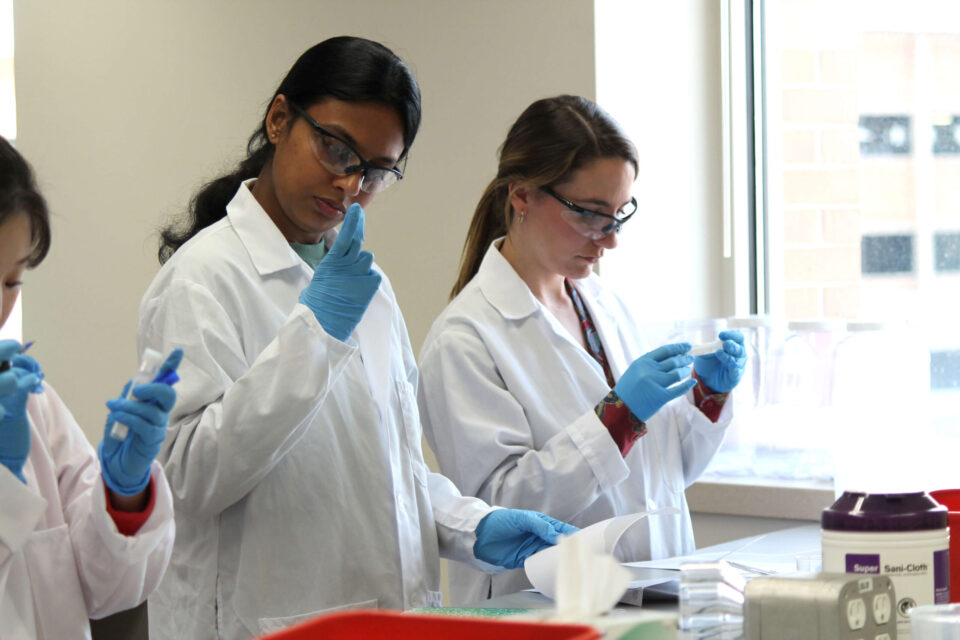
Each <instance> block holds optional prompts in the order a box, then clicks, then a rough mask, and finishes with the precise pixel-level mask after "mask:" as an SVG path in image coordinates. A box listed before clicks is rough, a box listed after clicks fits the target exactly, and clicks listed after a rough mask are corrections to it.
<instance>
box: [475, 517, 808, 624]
mask: <svg viewBox="0 0 960 640" xmlns="http://www.w3.org/2000/svg"><path fill="white" fill-rule="evenodd" d="M813 552H816V553H819V552H820V527H819V526H818V525H815V524H810V525H805V526H802V527H793V528H791V529H783V530H781V531H773V532H770V533H764V534H760V535H756V536H750V537H748V538H741V539H738V540H731V541H729V542H724V543H722V544H717V545H713V546H710V547H704V548H703V549H698V550H697V551H696V555H698V556H703V558H702V560H701V561H703V562H710V561H717V560H720V559H727V560H733V561H735V560H736V557H737V554H738V553H749V554H751V555H756V554H765V555H766V554H768V555H771V556H785V555H790V554H796V555H801V556H807V555H810V554H811V553H813ZM710 554H716V556H715V557H713V558H711V557H709V556H710ZM634 571H635V573H636V574H637V577H638V578H639V577H644V572H643V570H638V569H636V568H634ZM656 571H661V570H660V569H657V570H656ZM676 573H677V574H678V575H679V571H677V572H676ZM671 591H673V593H674V594H675V593H676V591H675V584H674V585H669V584H668V585H665V588H664V589H657V588H651V589H647V590H646V591H645V597H644V600H643V606H642V608H643V609H654V610H659V611H676V610H677V602H676V598H675V597H674V598H672V599H671V598H670V595H669V594H670V592H671ZM647 596H650V597H647ZM552 607H553V601H552V600H550V599H549V598H547V597H545V596H543V595H541V594H540V593H539V592H536V591H520V592H518V593H510V594H507V595H503V596H499V597H496V598H492V599H490V600H483V601H481V602H476V603H472V604H470V605H467V608H471V609H550V608H552ZM617 608H618V609H623V610H636V609H638V607H634V606H632V605H628V604H620V605H618V606H617Z"/></svg>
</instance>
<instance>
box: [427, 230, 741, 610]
mask: <svg viewBox="0 0 960 640" xmlns="http://www.w3.org/2000/svg"><path fill="white" fill-rule="evenodd" d="M498 245H499V240H498V241H497V242H495V243H494V245H492V246H491V247H490V249H489V250H488V251H487V254H486V255H485V256H484V259H483V261H482V263H481V266H480V269H479V271H478V273H477V275H476V276H475V277H474V278H473V279H472V280H471V281H470V282H469V283H468V284H467V286H466V287H465V288H464V289H463V291H461V292H460V294H459V295H458V296H457V297H456V298H455V299H454V300H453V301H452V302H451V303H450V304H449V305H448V306H447V308H446V310H445V311H444V312H443V313H442V314H441V316H440V317H439V318H438V319H437V320H436V322H434V324H433V327H432V328H431V330H430V332H429V334H428V335H427V338H426V340H425V342H424V345H423V349H422V350H421V353H420V374H421V385H420V391H419V402H420V416H421V420H422V422H423V428H424V430H425V433H426V436H427V440H428V441H429V443H430V445H431V446H432V447H433V450H434V451H435V452H436V454H437V459H438V461H439V463H440V469H441V471H442V472H443V473H444V474H446V475H447V476H448V477H449V478H450V479H451V480H453V481H454V483H455V484H456V485H457V486H458V487H459V488H460V490H461V491H462V492H463V494H464V495H475V496H479V497H481V498H483V499H484V500H486V501H487V502H489V503H490V504H496V505H502V506H505V507H513V508H520V509H534V510H538V511H542V512H544V513H546V514H548V515H550V516H552V517H554V518H558V519H560V520H565V521H567V522H570V523H571V524H574V525H577V526H580V527H583V526H586V525H589V524H592V523H594V522H598V521H600V520H603V519H605V518H610V517H613V516H616V515H623V514H628V513H633V512H637V511H646V510H653V509H659V508H664V507H675V508H677V509H679V510H680V514H679V515H673V516H666V515H661V516H656V517H654V518H651V519H649V527H640V528H639V530H638V531H637V533H636V534H635V535H634V536H633V537H631V538H630V539H628V540H624V541H623V542H621V546H620V548H619V552H620V554H621V557H622V558H623V559H625V560H641V559H646V558H650V557H654V558H659V557H666V556H669V555H676V554H679V553H686V552H689V551H692V550H693V549H694V542H693V529H692V527H691V524H690V514H689V510H688V508H687V501H686V498H685V496H684V489H685V488H686V486H687V485H689V484H691V483H692V482H693V481H694V480H695V479H696V478H697V477H698V476H699V475H700V474H701V473H702V472H703V469H704V468H705V467H706V465H707V463H708V462H709V461H710V459H711V457H712V456H713V455H714V453H715V452H716V450H717V448H718V447H719V446H720V444H721V441H722V439H723V434H724V432H725V430H726V427H727V425H728V424H729V422H730V419H731V417H732V414H731V408H730V404H731V403H727V404H726V406H725V407H724V409H723V412H722V413H721V417H720V420H719V421H718V422H717V423H716V424H715V423H712V422H710V420H708V419H707V418H706V417H705V416H704V415H703V414H702V413H701V412H700V411H699V410H698V409H697V408H696V407H695V406H694V405H693V404H692V401H691V399H690V398H678V399H677V400H675V401H673V402H672V403H670V404H669V405H667V406H666V407H665V408H664V409H661V411H660V412H658V413H657V414H656V415H655V416H654V417H652V418H651V419H650V421H649V422H648V424H647V429H648V432H647V434H646V435H645V436H643V437H642V438H640V439H639V440H638V441H637V443H636V444H635V445H634V447H633V449H632V450H631V451H630V453H629V454H628V455H627V457H626V458H624V457H623V456H621V454H620V451H619V449H618V448H617V446H616V445H615V444H614V441H613V439H612V438H611V437H610V435H609V433H608V432H607V430H606V428H605V427H604V426H603V424H602V423H601V422H600V420H599V419H598V418H597V416H596V414H595V413H594V407H595V406H596V405H597V403H598V402H600V400H601V399H603V397H604V396H606V395H607V393H608V392H609V391H610V387H609V386H608V385H607V382H606V377H605V376H604V373H603V369H602V368H601V366H600V365H599V364H598V363H597V361H596V360H595V359H594V358H593V357H592V356H590V354H589V353H587V352H586V351H585V350H584V349H583V348H582V347H581V346H580V345H579V344H578V343H577V342H575V341H574V340H573V337H572V336H570V334H569V332H568V331H567V330H566V329H565V328H564V327H563V326H562V325H561V324H560V323H559V321H558V320H557V319H556V317H555V316H554V315H553V314H552V313H551V312H550V311H549V310H547V309H546V308H545V307H544V306H543V305H542V304H541V303H540V302H539V301H538V300H537V299H536V298H535V297H534V296H533V294H532V293H531V292H530V289H529V288H528V287H527V285H526V284H525V283H524V282H523V280H521V279H520V277H519V276H518V275H517V273H516V271H514V269H513V267H512V266H510V264H509V263H508V262H507V261H506V259H505V258H504V257H503V256H502V255H501V254H500V252H499V251H498V250H497V248H496V247H497V246H498ZM574 286H575V287H576V288H577V290H578V291H579V292H580V294H581V297H582V298H583V301H584V303H585V304H586V306H587V308H588V310H589V312H590V316H591V317H592V318H593V321H594V324H595V325H596V328H597V331H598V333H599V334H600V339H601V341H602V342H603V347H604V351H605V353H606V356H607V360H608V361H609V363H610V368H611V370H612V371H613V375H614V378H619V377H620V375H621V374H622V373H623V371H624V370H625V369H626V368H627V366H629V364H630V363H631V362H633V360H634V359H636V358H637V357H639V356H641V355H643V354H644V353H646V351H647V349H646V347H645V345H644V344H643V343H642V340H641V337H640V335H639V333H640V332H639V330H638V324H637V322H636V320H635V318H634V317H633V316H632V315H631V314H630V312H629V311H628V310H627V308H626V306H625V305H624V304H623V303H622V301H621V300H620V299H619V298H618V297H617V296H616V295H615V294H614V293H613V291H611V290H609V289H607V288H605V287H604V286H603V284H602V282H601V281H600V279H599V278H597V277H596V276H595V275H593V274H591V275H590V276H589V277H587V278H584V279H583V280H579V281H576V282H574ZM690 396H691V397H692V392H691V393H690ZM450 576H451V590H452V600H453V604H455V605H456V604H461V603H465V602H471V601H475V600H479V599H483V598H486V597H487V594H488V593H489V594H491V595H492V596H497V595H500V594H503V593H510V592H513V591H517V590H520V589H524V588H528V585H529V583H528V582H527V581H526V578H525V576H524V575H523V573H522V572H521V571H510V572H506V573H501V574H498V575H493V576H490V575H486V574H483V573H481V572H479V571H474V570H471V569H469V568H467V567H459V566H452V567H451V569H450Z"/></svg>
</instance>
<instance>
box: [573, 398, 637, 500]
mask: <svg viewBox="0 0 960 640" xmlns="http://www.w3.org/2000/svg"><path fill="white" fill-rule="evenodd" d="M566 431H567V434H568V435H569V436H570V439H571V440H573V443H574V445H576V447H577V450H578V451H580V453H581V455H583V457H584V459H585V460H586V461H587V464H589V465H590V469H591V470H592V471H593V475H594V476H596V478H597V484H598V485H599V486H600V491H601V492H602V491H607V490H608V489H610V488H611V487H615V486H616V485H618V484H620V483H621V482H623V481H624V480H626V479H627V477H628V476H629V475H630V467H628V466H627V463H626V462H625V461H624V459H623V455H622V454H621V453H620V449H619V448H617V444H616V443H615V442H614V441H613V438H611V437H610V432H609V431H607V428H606V427H605V426H604V425H603V423H602V422H600V418H598V417H597V413H596V412H595V411H594V410H593V409H591V410H590V411H587V412H586V413H585V414H583V415H582V416H580V417H579V418H577V419H576V421H574V423H573V424H571V425H569V426H568V427H567V428H566Z"/></svg>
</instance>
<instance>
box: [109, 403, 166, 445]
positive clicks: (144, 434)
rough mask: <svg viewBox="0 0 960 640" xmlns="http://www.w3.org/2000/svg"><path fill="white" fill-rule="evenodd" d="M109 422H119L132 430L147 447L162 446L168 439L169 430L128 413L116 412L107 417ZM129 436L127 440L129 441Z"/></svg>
mask: <svg viewBox="0 0 960 640" xmlns="http://www.w3.org/2000/svg"><path fill="white" fill-rule="evenodd" d="M107 422H108V423H110V424H113V423H114V422H119V423H120V424H123V425H126V426H127V427H129V428H130V431H132V432H133V433H134V434H136V436H137V438H139V439H141V440H143V442H144V443H145V444H147V445H153V446H156V445H158V444H162V443H163V440H164V438H165V437H166V433H167V430H166V429H165V428H162V427H159V426H157V424H156V423H154V422H152V421H148V420H144V419H143V418H142V417H140V416H138V415H136V414H134V413H130V412H128V411H121V410H115V411H111V412H110V413H109V414H108V415H107ZM129 439H130V438H129V436H128V437H127V440H129Z"/></svg>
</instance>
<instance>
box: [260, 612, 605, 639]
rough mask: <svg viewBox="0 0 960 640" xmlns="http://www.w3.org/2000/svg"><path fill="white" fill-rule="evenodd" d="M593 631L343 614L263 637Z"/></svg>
mask: <svg viewBox="0 0 960 640" xmlns="http://www.w3.org/2000/svg"><path fill="white" fill-rule="evenodd" d="M601 635H602V633H601V632H600V631H598V630H597V629H595V628H593V627H588V626H585V625H574V624H550V623H544V622H511V621H509V620H497V619H484V618H457V617H445V616H420V615H412V614H403V613H399V612H388V611H347V612H344V613H334V614H331V615H328V616H322V617H320V618H316V619H314V620H310V621H307V622H304V623H303V624H299V625H297V626H295V627H290V628H289V629H285V630H283V631H280V632H278V633H274V634H271V635H268V636H263V639H264V640H265V639H269V640H315V639H317V640H318V639H320V638H323V639H324V640H341V639H346V638H363V639H364V640H405V639H407V638H411V639H412V638H417V639H418V640H434V639H436V640H440V639H441V638H442V639H447V638H451V639H453V640H488V639H489V638H496V639H497V640H595V639H596V638H600V637H601Z"/></svg>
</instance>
